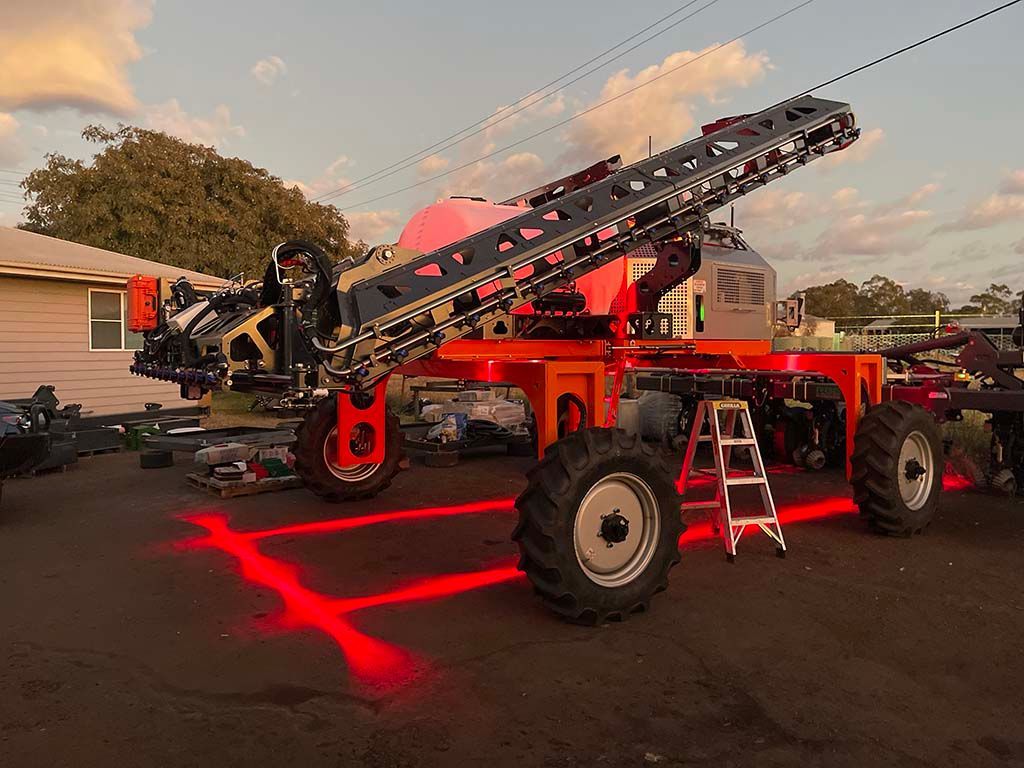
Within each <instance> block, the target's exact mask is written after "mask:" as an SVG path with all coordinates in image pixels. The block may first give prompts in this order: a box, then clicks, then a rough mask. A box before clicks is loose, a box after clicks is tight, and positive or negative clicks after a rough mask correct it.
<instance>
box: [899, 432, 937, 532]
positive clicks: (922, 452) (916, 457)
mask: <svg viewBox="0 0 1024 768" xmlns="http://www.w3.org/2000/svg"><path fill="white" fill-rule="evenodd" d="M896 466H897V467H898V468H899V469H898V470H897V477H896V479H897V481H898V482H899V490H900V496H901V497H902V499H903V503H904V504H906V505H907V508H908V509H911V510H913V511H915V512H916V511H917V510H919V509H921V508H922V507H924V506H925V504H927V503H928V499H929V497H930V496H931V494H932V478H933V477H934V473H935V471H936V463H935V455H934V452H933V451H932V446H931V443H930V442H929V440H928V438H927V437H925V435H924V434H923V433H921V432H918V431H916V430H915V431H914V432H911V433H910V434H909V435H907V437H906V438H905V439H904V441H903V446H902V448H900V457H899V463H898V464H897V465H896Z"/></svg>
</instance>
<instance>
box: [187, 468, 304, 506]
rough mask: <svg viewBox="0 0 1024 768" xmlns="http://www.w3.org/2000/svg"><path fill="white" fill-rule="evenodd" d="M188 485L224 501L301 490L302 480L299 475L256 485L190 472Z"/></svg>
mask: <svg viewBox="0 0 1024 768" xmlns="http://www.w3.org/2000/svg"><path fill="white" fill-rule="evenodd" d="M185 479H186V480H187V481H188V484H189V485H191V486H192V487H193V488H199V489H201V490H204V491H207V492H208V493H212V494H213V495H214V496H220V498H222V499H231V498H234V497H235V496H252V495H253V494H255V493H268V492H270V491H287V490H288V489H289V488H301V487H302V479H301V478H300V477H299V476H298V475H290V476H288V477H265V478H263V479H262V480H257V481H256V482H254V483H246V482H243V481H242V480H218V479H217V478H216V477H208V476H206V475H200V474H199V473H198V472H189V473H188V474H187V475H185Z"/></svg>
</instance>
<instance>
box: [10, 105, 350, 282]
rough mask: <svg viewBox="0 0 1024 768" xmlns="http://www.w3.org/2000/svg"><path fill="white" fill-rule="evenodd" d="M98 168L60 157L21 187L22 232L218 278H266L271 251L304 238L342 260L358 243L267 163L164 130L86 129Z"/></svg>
mask: <svg viewBox="0 0 1024 768" xmlns="http://www.w3.org/2000/svg"><path fill="white" fill-rule="evenodd" d="M82 136H83V138H85V139H86V140H87V141H90V142H93V143H95V144H98V145H100V146H101V147H102V149H101V150H100V151H99V152H98V153H97V154H96V155H95V156H94V157H93V161H92V164H91V165H87V164H85V163H83V162H81V161H79V160H72V159H70V158H67V157H64V156H63V155H59V154H51V155H48V156H47V161H46V165H45V166H44V167H43V168H40V169H38V170H35V171H33V172H32V173H30V174H29V175H28V176H27V177H26V178H25V180H24V181H23V182H22V186H23V187H24V189H25V190H26V192H27V193H28V194H29V196H30V200H31V202H30V204H29V205H28V207H27V208H26V211H25V216H26V221H25V222H24V223H23V224H22V225H20V226H22V227H23V228H24V229H27V230H30V231H32V232H38V233H40V234H44V235H50V236H52V237H58V238H60V239H62V240H71V241H73V242H76V243H84V244H86V245H92V246H95V247H98V248H106V249H108V250H111V251H117V252H119V253H125V254H128V255H130V256H138V257H140V258H143V259H150V260H152V261H159V262H162V263H165V264H173V265H174V266H177V267H182V268H185V269H192V270H195V271H198V272H204V273H206V274H210V275H218V276H220V277H230V276H231V275H235V274H238V273H239V272H245V274H246V276H255V275H261V274H262V272H263V269H264V267H265V266H266V263H267V259H268V258H269V256H270V250H271V248H272V247H273V246H274V245H276V244H277V243H280V242H282V241H284V240H290V239H295V238H302V239H305V240H311V241H313V242H315V243H317V244H319V245H320V246H321V247H323V248H324V249H325V250H326V251H327V252H328V254H330V256H331V257H332V258H333V259H334V260H338V259H340V258H342V257H344V256H346V255H350V254H352V253H354V252H355V251H356V250H357V249H358V248H359V247H360V246H358V245H357V246H353V245H352V244H350V243H349V241H348V222H346V221H345V218H344V217H343V216H342V215H341V213H340V212H339V211H338V210H337V209H336V208H335V207H334V206H325V205H318V204H316V203H311V202H309V201H307V200H306V198H305V197H304V196H303V194H302V193H301V192H300V191H299V190H298V189H294V188H287V187H285V186H284V185H283V184H282V182H281V179H279V178H277V177H276V176H272V175H271V174H270V173H268V172H267V171H266V170H264V169H262V168H256V167H254V166H253V165H252V164H251V163H248V162H246V161H245V160H240V159H238V158H227V157H222V156H221V155H219V154H218V153H217V152H216V151H215V150H214V149H213V148H211V147H204V146H200V145H196V144H189V143H186V142H184V141H181V140H180V139H176V138H174V137H172V136H168V135H167V134H164V133H161V132H158V131H149V130H144V129H142V128H134V127H130V126H119V128H118V130H116V131H112V130H108V129H106V128H103V127H102V126H95V125H94V126H88V127H87V128H86V129H85V130H84V131H83V132H82Z"/></svg>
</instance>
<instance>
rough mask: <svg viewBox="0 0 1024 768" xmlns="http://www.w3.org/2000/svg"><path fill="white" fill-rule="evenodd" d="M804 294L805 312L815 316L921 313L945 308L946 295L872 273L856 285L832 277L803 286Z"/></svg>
mask: <svg viewBox="0 0 1024 768" xmlns="http://www.w3.org/2000/svg"><path fill="white" fill-rule="evenodd" d="M804 294H805V296H806V299H807V301H806V303H805V305H804V308H805V309H806V311H807V313H808V314H810V315H817V316H818V317H851V316H858V315H861V316H865V315H866V316H871V315H924V314H931V313H933V312H948V311H949V297H948V296H946V294H944V293H941V292H939V291H929V290H926V289H924V288H914V289H912V290H910V291H907V290H906V289H904V287H903V286H902V285H900V284H899V283H897V282H896V281H895V280H893V279H892V278H889V277H885V276H884V275H874V276H873V277H872V278H871V279H870V280H865V281H864V282H863V283H861V285H860V287H859V288H858V287H857V286H856V285H854V284H853V283H851V282H850V281H848V280H836V281H835V282H833V283H828V284H827V285H813V286H811V287H810V288H806V289H805V290H804Z"/></svg>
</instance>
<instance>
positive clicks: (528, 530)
mask: <svg viewBox="0 0 1024 768" xmlns="http://www.w3.org/2000/svg"><path fill="white" fill-rule="evenodd" d="M672 458H673V457H672V455H671V454H670V453H669V452H668V451H666V450H664V449H662V448H659V447H656V446H654V445H651V444H649V443H645V442H643V441H642V440H641V439H640V438H639V437H638V436H636V435H630V434H628V433H626V432H625V431H623V430H621V429H603V428H591V429H583V430H579V431H577V432H573V433H571V434H569V435H567V436H566V437H565V438H563V439H562V440H559V441H558V442H557V443H555V444H554V445H551V446H549V447H548V449H547V451H546V452H545V455H544V458H543V459H541V461H540V462H539V463H538V464H537V465H536V466H535V467H533V468H532V469H531V470H530V471H529V472H528V473H527V477H528V480H529V484H528V486H527V488H526V490H525V491H523V493H522V494H521V495H520V496H519V498H518V499H517V500H516V508H517V510H518V511H519V524H518V525H517V526H516V529H515V532H514V533H513V534H512V538H513V539H514V540H515V541H516V542H518V544H519V550H520V554H521V557H520V560H519V568H520V570H522V571H525V572H526V575H527V576H528V577H529V579H530V581H531V582H532V583H533V586H534V588H535V589H536V591H537V593H538V594H539V595H540V596H541V598H542V599H543V601H544V602H545V604H547V606H548V607H549V608H551V609H552V610H554V611H555V612H556V613H558V614H560V615H561V616H563V617H565V618H566V619H568V620H570V621H574V622H577V623H581V624H591V625H593V624H601V623H603V622H605V621H621V620H624V619H626V618H628V617H629V616H630V614H633V613H638V612H641V611H644V610H646V609H647V607H648V605H649V603H650V600H651V598H652V597H653V596H654V595H655V594H656V593H658V592H661V591H662V590H664V589H665V588H666V587H667V586H668V572H669V570H670V569H671V568H672V567H673V566H674V565H676V563H678V562H679V537H680V535H681V534H682V532H683V531H684V530H685V528H686V527H685V526H684V525H683V522H682V519H681V517H680V507H679V505H680V502H681V501H682V497H680V496H679V494H678V493H677V492H676V488H675V479H676V475H677V474H678V465H676V466H673V463H672ZM616 473H628V474H629V475H632V476H634V477H636V478H638V479H640V480H642V481H643V483H644V484H646V486H647V487H648V488H649V490H650V491H651V495H652V497H653V500H654V501H655V502H656V510H655V511H654V516H656V518H657V521H658V528H656V529H652V530H655V531H656V535H652V538H651V540H650V541H651V543H650V545H649V546H650V550H649V551H650V552H651V555H650V558H649V560H648V561H647V563H646V565H644V566H643V567H642V570H639V572H638V573H636V575H635V576H634V577H632V579H631V580H630V581H628V583H624V584H622V585H618V586H611V587H609V586H604V585H602V584H598V583H596V582H595V581H594V580H592V578H591V577H590V576H588V574H587V572H586V571H585V570H584V567H583V566H582V565H581V562H580V559H579V557H578V556H577V550H576V518H577V515H578V514H580V513H581V503H582V501H583V500H584V498H585V497H586V496H587V493H588V492H589V491H591V490H592V489H594V488H595V487H596V485H597V484H598V483H599V481H606V478H608V477H609V476H610V475H613V474H616Z"/></svg>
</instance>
